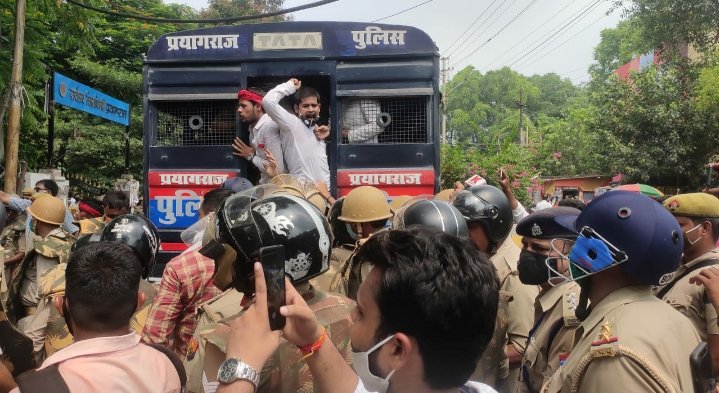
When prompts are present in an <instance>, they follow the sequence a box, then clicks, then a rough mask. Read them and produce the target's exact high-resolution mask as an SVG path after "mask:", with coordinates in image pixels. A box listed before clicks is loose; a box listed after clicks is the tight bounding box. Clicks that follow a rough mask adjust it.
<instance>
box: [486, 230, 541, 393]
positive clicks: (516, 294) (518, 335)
mask: <svg viewBox="0 0 719 393" xmlns="http://www.w3.org/2000/svg"><path fill="white" fill-rule="evenodd" d="M520 251H521V250H520V249H519V247H517V245H516V244H514V242H513V241H512V239H511V238H510V237H509V236H508V237H507V238H506V239H504V241H503V242H502V244H501V245H500V246H499V249H498V250H497V253H496V254H494V255H493V256H492V257H491V258H490V261H491V262H492V264H493V265H494V267H495V268H496V269H497V276H498V277H499V283H500V286H499V289H501V290H503V291H506V292H509V294H510V295H512V301H511V302H509V304H507V343H508V344H512V345H513V346H514V348H515V349H516V350H517V351H518V352H519V353H520V354H524V347H525V345H526V344H527V338H528V337H529V330H530V329H532V324H533V322H534V300H535V299H536V298H537V295H539V287H538V286H536V285H525V284H523V283H522V282H521V281H520V280H519V272H518V271H517V261H519V253H520ZM506 380H507V386H505V387H504V389H503V390H504V391H507V392H514V391H515V390H516V388H517V385H518V381H519V367H512V368H510V369H509V376H508V377H507V379H506Z"/></svg>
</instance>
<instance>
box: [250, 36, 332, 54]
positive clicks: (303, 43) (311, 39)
mask: <svg viewBox="0 0 719 393" xmlns="http://www.w3.org/2000/svg"><path fill="white" fill-rule="evenodd" d="M252 47H253V48H254V50H256V51H263V50H286V49H322V33H255V34H253V35H252Z"/></svg>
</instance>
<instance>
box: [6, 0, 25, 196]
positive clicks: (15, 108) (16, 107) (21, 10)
mask: <svg viewBox="0 0 719 393" xmlns="http://www.w3.org/2000/svg"><path fill="white" fill-rule="evenodd" d="M24 43H25V0H17V3H16V8H15V50H14V51H13V59H12V76H11V78H10V107H9V108H8V120H7V124H8V127H7V143H6V144H5V187H4V189H5V192H7V193H12V194H14V193H16V192H17V155H18V149H19V147H20V116H21V115H22V108H21V105H22V93H23V86H22V60H23V59H22V57H23V46H24Z"/></svg>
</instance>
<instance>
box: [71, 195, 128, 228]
mask: <svg viewBox="0 0 719 393" xmlns="http://www.w3.org/2000/svg"><path fill="white" fill-rule="evenodd" d="M129 212H130V198H129V196H128V195H127V193H126V192H124V191H120V190H113V191H108V192H107V193H106V194H105V196H104V197H103V198H102V217H94V218H87V219H84V220H80V221H78V222H77V225H78V226H79V227H80V234H82V235H87V234H93V233H97V232H100V231H102V229H103V228H105V225H107V223H109V222H110V221H112V220H113V219H114V218H115V217H118V216H121V215H123V214H127V213H129Z"/></svg>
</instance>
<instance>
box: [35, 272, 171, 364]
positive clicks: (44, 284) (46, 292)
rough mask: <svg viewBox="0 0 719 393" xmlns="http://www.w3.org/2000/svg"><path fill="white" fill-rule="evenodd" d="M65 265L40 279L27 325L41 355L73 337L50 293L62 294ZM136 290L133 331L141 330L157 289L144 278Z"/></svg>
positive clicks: (55, 348)
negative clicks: (139, 295) (141, 300)
mask: <svg viewBox="0 0 719 393" xmlns="http://www.w3.org/2000/svg"><path fill="white" fill-rule="evenodd" d="M66 267H67V264H65V263H63V264H60V265H58V266H56V267H54V268H53V269H51V270H50V271H48V272H47V274H46V275H45V276H44V277H43V278H42V279H41V280H40V297H41V300H40V302H39V303H38V306H37V312H36V313H35V315H34V316H33V320H32V322H31V323H30V326H31V329H32V331H33V336H34V337H33V341H34V342H35V352H36V353H38V354H40V356H38V357H39V358H41V359H43V358H46V357H49V356H52V355H53V354H54V353H55V352H57V351H59V350H61V349H63V348H65V347H67V346H69V345H70V344H72V343H73V342H74V341H75V340H74V337H73V336H72V334H70V330H69V329H68V328H67V324H66V323H65V318H63V317H62V315H60V313H59V312H58V311H57V309H56V308H55V306H54V305H53V303H52V299H53V297H55V296H63V295H65V268H66ZM140 290H141V291H142V293H143V294H145V302H144V303H142V305H141V306H140V308H138V309H137V311H135V314H134V315H133V316H132V319H131V320H130V328H131V329H132V330H133V331H134V332H135V333H137V334H142V329H144V327H145V322H146V321H147V315H148V312H149V309H150V306H151V305H152V301H153V299H154V298H155V296H157V289H156V288H155V287H154V286H153V285H152V284H151V283H150V282H148V281H146V280H142V281H140Z"/></svg>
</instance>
